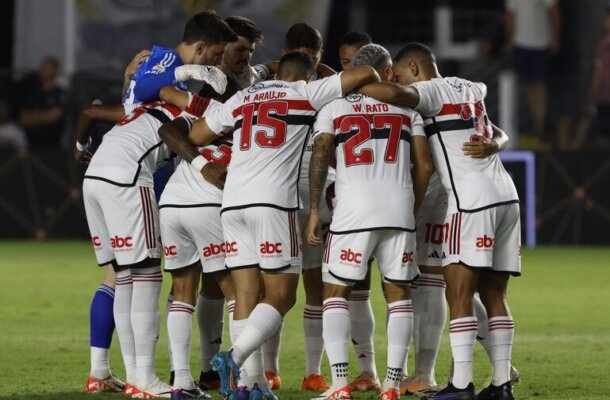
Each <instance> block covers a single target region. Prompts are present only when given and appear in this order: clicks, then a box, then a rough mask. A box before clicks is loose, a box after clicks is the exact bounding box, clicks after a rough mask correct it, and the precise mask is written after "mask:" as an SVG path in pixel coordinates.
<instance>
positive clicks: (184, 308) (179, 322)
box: [167, 301, 195, 389]
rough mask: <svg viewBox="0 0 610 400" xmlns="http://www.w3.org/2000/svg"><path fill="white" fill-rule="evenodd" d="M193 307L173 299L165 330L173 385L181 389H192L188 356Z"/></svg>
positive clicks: (192, 383) (189, 352)
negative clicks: (170, 358)
mask: <svg viewBox="0 0 610 400" xmlns="http://www.w3.org/2000/svg"><path fill="white" fill-rule="evenodd" d="M194 311H195V307H193V306H192V305H190V304H188V303H183V302H181V301H174V302H173V303H172V307H171V308H170V310H169V313H168V317H167V332H168V336H169V343H170V349H171V354H172V358H173V365H174V385H173V386H175V387H178V388H182V389H193V388H194V387H195V384H194V382H193V378H192V376H191V368H190V356H191V337H192V333H193V312H194Z"/></svg>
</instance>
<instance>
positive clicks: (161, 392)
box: [131, 378, 172, 399]
mask: <svg viewBox="0 0 610 400" xmlns="http://www.w3.org/2000/svg"><path fill="white" fill-rule="evenodd" d="M171 395H172V387H171V386H170V385H168V384H167V383H165V382H161V380H160V379H159V378H157V379H156V380H155V381H154V382H153V383H151V384H150V385H148V386H146V387H143V388H140V387H136V386H134V390H133V393H132V395H131V398H132V399H156V398H161V399H169V398H171Z"/></svg>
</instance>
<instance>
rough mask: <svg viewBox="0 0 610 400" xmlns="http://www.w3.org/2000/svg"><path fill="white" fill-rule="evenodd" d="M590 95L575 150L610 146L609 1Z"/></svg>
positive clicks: (596, 52) (594, 62)
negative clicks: (587, 146)
mask: <svg viewBox="0 0 610 400" xmlns="http://www.w3.org/2000/svg"><path fill="white" fill-rule="evenodd" d="M590 79H591V82H590V84H589V90H588V92H587V97H586V98H585V101H584V110H583V114H582V119H581V121H580V124H579V126H578V129H577V132H576V138H575V140H574V141H573V142H572V144H571V147H572V148H573V149H581V148H583V147H585V146H586V140H587V137H588V135H591V137H590V138H589V139H590V140H589V143H590V144H592V145H595V146H599V145H603V146H606V147H607V146H610V3H608V5H607V7H606V13H605V15H604V36H603V37H602V38H601V39H600V41H599V42H598V44H597V50H596V51H595V58H594V60H593V71H592V74H591V78H590Z"/></svg>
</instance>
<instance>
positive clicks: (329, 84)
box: [305, 73, 343, 110]
mask: <svg viewBox="0 0 610 400" xmlns="http://www.w3.org/2000/svg"><path fill="white" fill-rule="evenodd" d="M305 90H306V92H307V97H308V98H309V102H310V103H311V105H312V106H313V108H315V109H316V110H319V109H320V108H322V106H324V104H326V103H328V102H330V101H331V100H334V99H336V98H337V97H341V95H342V94H343V89H342V88H341V73H338V74H336V75H333V76H329V77H328V78H324V79H319V80H317V81H313V82H310V83H308V84H307V85H305Z"/></svg>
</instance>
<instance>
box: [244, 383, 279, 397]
mask: <svg viewBox="0 0 610 400" xmlns="http://www.w3.org/2000/svg"><path fill="white" fill-rule="evenodd" d="M249 400H278V398H277V396H276V395H274V394H273V392H272V391H271V390H270V389H265V390H260V389H259V388H258V383H255V384H254V386H253V387H252V390H250V398H249Z"/></svg>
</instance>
